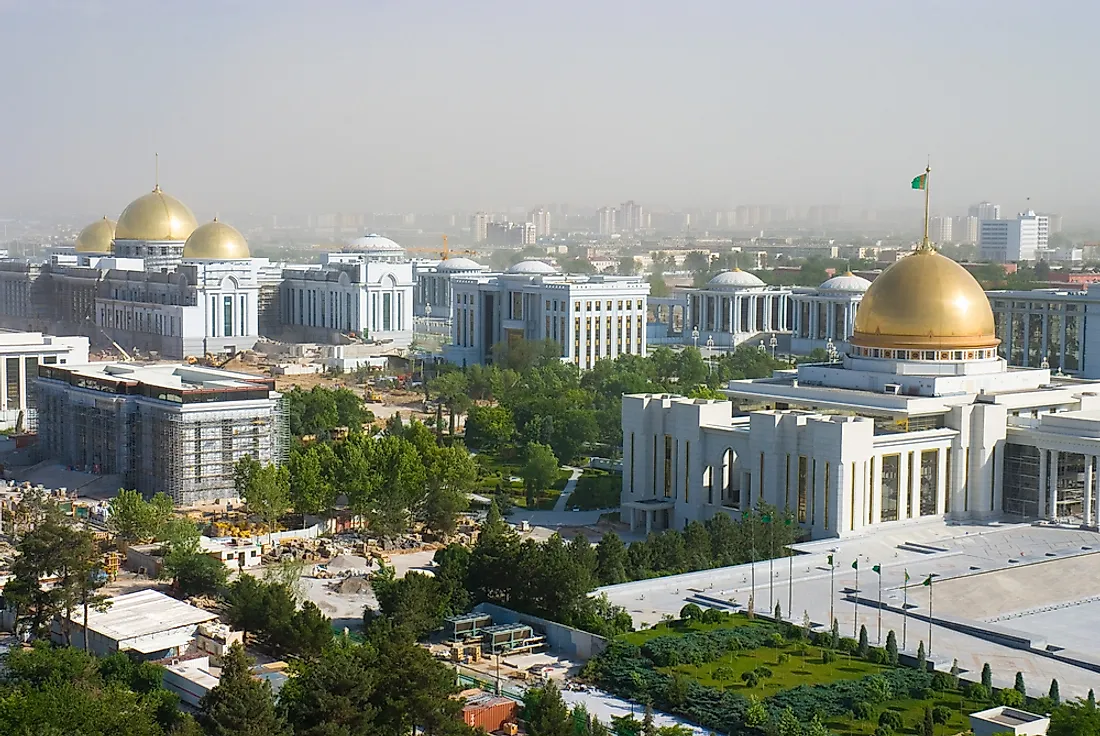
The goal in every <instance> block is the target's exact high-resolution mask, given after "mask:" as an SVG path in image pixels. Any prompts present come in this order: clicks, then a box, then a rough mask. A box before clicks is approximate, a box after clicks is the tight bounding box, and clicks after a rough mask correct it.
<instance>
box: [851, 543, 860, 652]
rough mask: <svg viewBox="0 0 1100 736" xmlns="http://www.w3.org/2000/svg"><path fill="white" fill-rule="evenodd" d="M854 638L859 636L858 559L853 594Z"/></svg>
mask: <svg viewBox="0 0 1100 736" xmlns="http://www.w3.org/2000/svg"><path fill="white" fill-rule="evenodd" d="M852 613H853V616H852V619H853V620H852V638H853V639H855V638H858V637H859V560H856V594H855V595H853V596H852Z"/></svg>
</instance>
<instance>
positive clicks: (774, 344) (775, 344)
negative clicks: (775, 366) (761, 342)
mask: <svg viewBox="0 0 1100 736" xmlns="http://www.w3.org/2000/svg"><path fill="white" fill-rule="evenodd" d="M778 346H779V340H778V339H776V337H775V335H772V339H771V340H768V347H770V348H771V349H772V360H775V349H776V347H778Z"/></svg>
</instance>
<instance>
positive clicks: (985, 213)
mask: <svg viewBox="0 0 1100 736" xmlns="http://www.w3.org/2000/svg"><path fill="white" fill-rule="evenodd" d="M966 214H968V215H970V216H971V217H977V218H978V219H979V220H999V219H1001V205H999V204H993V203H992V202H979V203H978V204H972V205H970V209H969V210H968V211H967V213H966Z"/></svg>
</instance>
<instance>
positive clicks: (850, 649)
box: [837, 637, 859, 654]
mask: <svg viewBox="0 0 1100 736" xmlns="http://www.w3.org/2000/svg"><path fill="white" fill-rule="evenodd" d="M837 648H838V649H839V650H840V651H842V652H844V653H845V654H855V653H856V652H858V651H859V642H858V641H856V640H855V639H849V638H848V637H844V638H842V639H841V640H840V645H839V646H838V647H837Z"/></svg>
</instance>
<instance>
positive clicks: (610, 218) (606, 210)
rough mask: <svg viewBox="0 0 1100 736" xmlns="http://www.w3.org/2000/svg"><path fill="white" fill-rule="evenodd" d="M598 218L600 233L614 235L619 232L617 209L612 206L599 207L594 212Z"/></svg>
mask: <svg viewBox="0 0 1100 736" xmlns="http://www.w3.org/2000/svg"><path fill="white" fill-rule="evenodd" d="M596 217H597V218H598V220H599V231H600V235H614V234H615V233H617V232H619V211H618V210H616V209H615V208H614V207H601V208H600V209H599V210H598V211H597V212H596Z"/></svg>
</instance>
